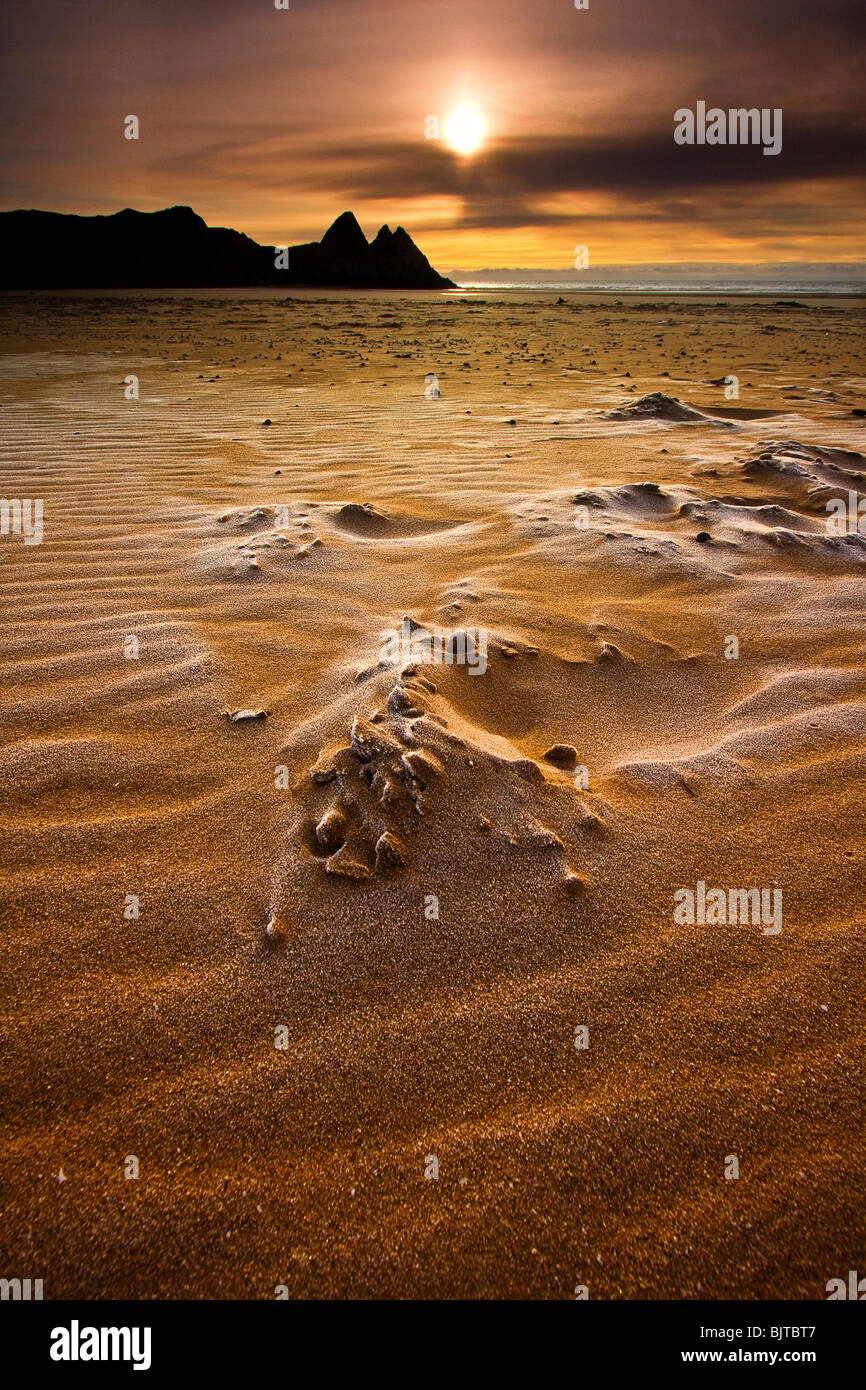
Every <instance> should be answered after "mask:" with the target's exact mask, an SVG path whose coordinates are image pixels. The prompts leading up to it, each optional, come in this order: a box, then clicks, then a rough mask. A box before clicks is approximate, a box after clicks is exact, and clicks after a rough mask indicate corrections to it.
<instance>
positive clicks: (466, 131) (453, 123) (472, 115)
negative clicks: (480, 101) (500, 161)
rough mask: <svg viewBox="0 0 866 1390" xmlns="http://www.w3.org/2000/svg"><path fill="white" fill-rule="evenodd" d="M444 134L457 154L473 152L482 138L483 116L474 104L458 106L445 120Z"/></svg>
mask: <svg viewBox="0 0 866 1390" xmlns="http://www.w3.org/2000/svg"><path fill="white" fill-rule="evenodd" d="M445 134H446V135H447V136H448V139H449V140H450V141H451V144H452V145H453V147H454V149H455V150H456V151H457V153H458V154H474V153H475V151H476V150H477V149H478V147H479V145H480V144H481V141H482V140H483V139H484V118H483V116H482V115H481V113H480V112H479V111H476V110H475V107H474V106H468V105H466V106H458V108H457V110H456V111H455V112H454V115H453V116H451V117H450V118H449V120H448V121H447V122H446V125H445Z"/></svg>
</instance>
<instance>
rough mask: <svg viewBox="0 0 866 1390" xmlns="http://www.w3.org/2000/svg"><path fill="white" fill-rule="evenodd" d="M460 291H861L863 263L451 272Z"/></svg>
mask: <svg viewBox="0 0 866 1390" xmlns="http://www.w3.org/2000/svg"><path fill="white" fill-rule="evenodd" d="M445 274H447V275H448V277H449V279H451V280H454V281H455V282H456V284H457V285H458V286H459V287H460V289H467V290H468V289H487V290H493V289H496V290H511V289H514V290H571V291H574V290H586V291H590V292H594V293H596V294H614V293H623V294H640V293H645V294H659V293H661V294H672V293H673V294H676V293H680V294H762V295H763V294H808V295H826V294H831V295H832V294H864V293H866V264H864V263H862V262H860V261H852V262H845V261H843V262H834V263H829V262H828V263H815V262H812V263H809V264H806V263H804V264H801V265H797V264H790V263H784V262H783V263H780V264H777V265H773V264H766V263H765V264H762V265H760V266H743V265H706V264H699V263H693V262H682V263H679V264H673V265H623V266H605V267H602V268H600V269H598V270H597V271H592V270H582V271H574V270H568V269H559V270H555V269H553V270H528V269H522V268H515V269H506V268H501V269H484V270H471V271H461V270H449V271H446V272H445Z"/></svg>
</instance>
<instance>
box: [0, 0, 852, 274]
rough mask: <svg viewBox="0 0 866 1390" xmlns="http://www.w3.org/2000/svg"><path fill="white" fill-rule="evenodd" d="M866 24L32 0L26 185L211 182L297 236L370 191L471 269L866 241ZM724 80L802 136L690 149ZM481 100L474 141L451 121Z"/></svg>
mask: <svg viewBox="0 0 866 1390" xmlns="http://www.w3.org/2000/svg"><path fill="white" fill-rule="evenodd" d="M864 33H866V21H864V0H808V3H807V0H787V3H783V0H724V3H723V0H713V2H712V3H711V2H710V0H590V7H589V9H588V10H585V11H580V10H576V9H575V8H574V0H448V2H447V3H446V2H445V0H291V8H290V9H289V10H277V9H275V7H274V3H273V0H146V3H142V0H55V2H54V3H51V0H49V3H48V4H46V5H44V6H42V5H32V4H30V5H25V4H20V3H19V4H15V5H13V6H7V7H6V10H5V12H4V14H3V17H2V20H0V44H2V49H3V52H4V58H3V82H2V88H0V111H2V132H3V134H2V144H3V154H2V165H3V180H2V190H0V204H2V207H3V208H16V207H38V208H47V209H51V210H53V211H58V212H80V213H97V212H114V211H117V210H118V209H119V208H122V207H125V206H131V207H136V208H140V209H143V210H147V211H150V210H153V209H156V208H160V207H166V206H169V205H172V204H176V203H188V204H190V205H191V206H192V207H194V208H195V209H196V211H197V212H199V213H200V214H201V215H202V216H203V217H204V218H205V219H206V221H207V222H208V223H210V224H212V225H222V226H231V227H235V228H237V229H238V230H240V231H244V232H247V233H248V234H249V235H250V236H253V237H255V238H256V239H257V240H259V241H262V242H267V243H279V244H283V243H292V242H298V241H304V240H310V239H314V238H318V237H319V236H320V235H321V234H322V232H323V231H324V230H325V228H326V227H327V226H328V225H329V224H330V222H331V221H333V219H334V217H335V216H336V215H337V214H338V213H339V212H341V211H342V210H343V209H344V208H351V209H352V210H353V211H354V212H355V213H356V214H357V216H358V218H359V220H360V222H361V225H362V226H363V228H364V230H365V231H366V233H367V234H368V236H372V235H373V233H374V232H375V231H376V229H377V228H378V227H379V225H380V224H381V223H383V222H388V223H390V225H391V226H395V225H397V224H398V223H402V224H403V225H404V226H405V227H406V228H407V230H408V231H409V232H410V233H411V234H412V235H413V236H414V237H415V239H416V240H417V241H418V242H419V244H420V245H421V247H422V249H423V250H424V252H425V253H426V254H427V255H428V256H429V257H430V259H431V261H432V262H433V263H434V264H435V265H436V266H437V267H438V268H439V269H441V270H446V271H447V270H450V269H455V268H456V269H472V268H481V267H496V266H525V267H562V266H570V265H571V264H572V259H573V254H574V248H575V246H576V245H586V246H587V247H588V248H589V250H590V255H591V259H592V263H593V265H596V266H598V265H613V264H617V263H638V262H675V261H721V262H732V261H740V262H754V261H763V260H769V261H781V260H803V261H840V260H855V259H856V260H860V259H862V258H863V243H864V230H863V229H864V214H866V196H864V189H866V177H864V175H866V156H864V148H866V142H864V129H866V121H864V116H863V98H864V90H866V80H864V79H866V40H864ZM698 100H704V101H706V102H707V104H708V106H719V107H723V108H728V107H740V106H745V107H759V108H760V107H770V108H775V107H781V108H782V110H783V113H784V117H783V129H784V142H783V148H782V152H781V154H779V155H778V156H775V157H772V156H765V155H764V154H763V153H762V150H761V148H760V146H748V147H707V146H705V147H702V148H699V147H691V148H689V147H683V146H677V145H676V144H675V143H674V140H673V127H674V119H673V117H674V111H675V110H676V109H677V108H679V107H685V106H691V107H694V106H695V103H696V102H697V101H698ZM462 106H469V107H470V108H472V110H473V111H474V112H475V113H476V114H477V116H478V117H479V118H480V120H481V121H482V122H483V124H484V131H485V133H484V136H483V138H482V139H481V142H480V144H479V145H478V147H477V149H476V150H475V151H474V153H469V154H461V153H459V152H458V151H457V150H456V149H455V148H454V147H453V145H452V143H451V142H450V141H449V139H448V138H447V135H446V124H447V122H448V120H449V118H450V117H451V116H452V115H453V113H454V111H455V110H456V109H458V108H460V107H462ZM128 114H135V115H137V116H138V117H139V119H140V122H141V135H140V139H139V140H138V141H132V140H126V139H124V136H123V120H124V117H125V116H126V115H128ZM429 116H436V117H438V119H439V122H440V137H439V139H438V140H436V139H427V138H425V123H426V122H427V118H428V117H429ZM427 128H428V129H430V126H429V124H428V125H427Z"/></svg>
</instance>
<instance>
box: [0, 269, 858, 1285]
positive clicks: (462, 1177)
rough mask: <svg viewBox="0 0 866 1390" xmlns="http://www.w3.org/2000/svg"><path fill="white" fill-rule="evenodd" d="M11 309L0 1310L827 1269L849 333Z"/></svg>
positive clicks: (42, 306) (590, 314)
mask: <svg viewBox="0 0 866 1390" xmlns="http://www.w3.org/2000/svg"><path fill="white" fill-rule="evenodd" d="M3 307H4V310H5V312H4V314H3V322H2V331H0V337H2V342H0V352H2V355H0V405H2V409H0V425H2V477H3V483H2V494H3V497H4V498H6V499H40V500H41V501H42V503H43V522H42V527H43V534H42V537H41V543H38V544H37V543H32V544H28V543H26V542H27V538H26V537H25V536H24V535H23V534H11V533H10V534H6V535H3V536H2V537H0V580H2V592H3V604H2V609H0V661H2V693H0V730H2V732H0V835H2V841H3V846H4V850H3V855H2V867H0V877H2V881H0V889H2V907H0V913H2V953H3V966H2V975H3V978H4V981H5V988H4V999H3V1006H2V1013H3V1031H4V1034H5V1039H4V1045H3V1049H2V1057H0V1082H2V1084H0V1089H2V1095H3V1111H4V1118H3V1142H2V1154H3V1158H2V1170H0V1208H2V1216H0V1247H2V1253H3V1261H2V1263H3V1269H4V1271H6V1272H7V1273H17V1272H20V1273H22V1274H32V1275H33V1276H34V1277H44V1279H45V1287H46V1294H45V1296H46V1298H47V1297H51V1298H71V1297H76V1298H87V1299H102V1298H129V1299H132V1298H154V1299H156V1298H159V1299H179V1298H196V1299H198V1298H241V1299H273V1298H274V1297H275V1296H287V1297H289V1298H292V1299H296V1298H462V1297H469V1298H494V1299H510V1298H539V1299H562V1298H566V1299H572V1298H574V1297H575V1290H576V1289H577V1288H583V1289H585V1290H587V1291H588V1296H589V1297H591V1298H593V1299H596V1298H598V1299H661V1298H672V1299H728V1298H742V1299H757V1298H770V1299H795V1298H805V1299H825V1298H826V1296H827V1295H826V1292H825V1288H826V1284H827V1281H828V1280H830V1279H832V1278H834V1277H837V1276H841V1277H846V1276H847V1271H848V1270H849V1269H857V1268H860V1269H861V1270H863V1258H864V1256H863V1251H864V1237H866V1213H864V1207H863V1201H862V1171H863V1163H864V1159H866V1141H864V1127H863V1093H862V1086H863V1052H862V1044H863V1031H864V1002H863V1001H864V992H866V991H864V983H866V979H864V976H866V971H864V964H866V945H864V941H866V937H864V925H866V908H864V848H866V817H864V814H863V774H864V752H866V663H864V644H863V614H864V606H866V517H864V518H863V519H862V527H861V531H862V533H858V530H857V513H856V502H857V499H858V498H859V499H866V481H864V477H866V457H864V455H866V449H864V426H866V421H864V418H863V415H862V411H863V408H864V406H866V376H864V368H863V353H864V318H863V302H862V301H857V300H854V299H842V298H840V299H838V300H823V301H821V300H811V299H810V300H808V301H801V302H799V303H790V302H785V303H778V302H775V301H774V300H773V299H772V298H767V299H759V298H755V299H748V298H737V297H730V298H727V299H723V300H720V301H718V302H717V301H716V300H714V299H707V298H704V299H700V298H697V297H694V298H688V297H682V296H680V297H677V296H675V295H669V296H647V297H641V296H630V297H629V296H626V297H622V298H621V299H619V300H617V299H616V298H614V297H613V296H610V297H607V298H604V297H598V296H596V297H592V296H586V295H578V294H566V295H565V296H564V300H563V302H559V303H557V294H556V293H554V292H549V291H548V292H538V293H529V292H520V293H518V292H515V293H510V294H509V293H504V292H484V293H480V294H475V295H473V294H461V293H416V294H411V293H404V294H400V293H390V294H389V293H353V292H349V291H347V292H345V293H325V292H321V291H310V292H300V291H299V292H297V293H295V294H294V295H293V296H291V297H289V298H286V297H285V296H284V295H282V294H281V293H277V292H274V293H272V294H269V293H267V292H260V293H258V294H257V293H255V292H250V293H249V294H243V293H241V294H238V293H234V292H230V291H226V292H216V291H214V292H207V291H203V292H200V293H196V294H190V295H189V296H186V297H185V296H184V295H182V294H175V295H171V296H169V295H168V294H166V295H160V294H159V293H154V294H149V295H145V294H141V293H139V294H138V295H136V294H134V293H132V292H130V293H129V294H123V293H117V294H114V295H111V294H107V293H106V294H103V295H101V296H90V297H87V296H77V295H73V294H68V295H62V294H56V295H53V296H49V295H39V294H31V295H29V296H24V295H22V296H18V297H16V296H11V295H10V296H6V297H4V299H3ZM430 376H434V377H435V382H431V380H429V379H428V378H429V377H430ZM732 377H733V378H736V383H735V385H734V384H732V382H731V378H732ZM726 379H727V381H728V385H727V388H726V385H725V381H726ZM437 390H438V395H437V394H436V391H437ZM726 390H727V394H726ZM856 411H860V412H861V413H860V414H859V415H858V414H855V413H854V412H856ZM852 494H853V496H854V499H855V501H854V512H853V526H851V525H850V524H849V525H843V526H841V527H837V528H836V529H835V530H834V529H833V527H832V526H831V525H830V522H831V519H832V515H831V513H832V509H831V511H830V512H828V502H832V501H833V500H834V499H838V500H841V501H842V502H843V503H844V505H845V506H846V507H848V508H849V511H848V512H847V513H846V515H847V516H848V518H849V521H850V519H851V515H852V514H851V513H850V500H851V495H852ZM31 539H34V540H35V537H31ZM434 630H437V631H438V632H439V633H440V634H445V635H446V637H448V636H449V635H451V634H454V633H462V634H466V633H467V632H468V633H469V638H468V645H467V644H466V639H465V638H463V639H461V640H462V641H463V643H464V647H465V652H466V655H467V658H468V656H469V655H472V654H474V656H475V658H477V659H476V660H475V664H474V666H473V664H472V661H471V660H469V659H466V660H463V661H462V662H461V661H454V662H452V663H448V664H446V663H445V662H434V663H425V662H424V661H423V659H415V657H414V656H413V651H412V650H406V649H404V648H403V647H401V648H400V654H399V659H397V660H395V661H394V662H391V663H389V662H388V661H387V660H383V658H382V648H383V643H384V642H386V641H387V640H388V634H389V633H391V634H393V633H396V634H399V635H400V639H401V640H402V639H403V637H404V636H405V634H407V633H408V635H409V639H410V640H413V639H414V641H415V648H414V651H415V652H416V653H417V652H421V654H422V656H423V651H424V634H428V635H431V637H432V634H433V633H434ZM731 639H735V640H734V641H732V640H731ZM481 643H483V644H484V651H483V660H482V659H481ZM482 667H483V668H484V669H482ZM239 712H240V713H241V715H250V716H255V717H241V718H232V717H230V716H232V715H237V714H238V713H239ZM699 885H700V886H699ZM683 889H687V890H689V891H690V892H693V894H694V902H695V904H697V902H698V901H699V900H700V902H701V905H702V906H703V904H704V901H705V899H706V897H707V895H709V894H710V893H711V891H712V890H713V889H720V890H722V894H723V897H724V900H725V902H726V903H730V901H731V899H730V897H729V896H728V895H729V893H730V892H731V890H733V891H735V892H740V891H742V892H746V893H748V892H750V891H751V890H759V893H760V892H766V894H767V898H768V899H769V901H770V902H771V903H772V902H773V901H774V899H773V898H772V894H773V893H777V894H780V895H781V896H780V897H778V898H777V899H775V901H776V902H778V903H779V905H780V913H779V918H778V922H777V921H776V919H775V918H771V916H767V915H764V916H762V917H761V918H760V920H757V921H754V920H750V921H748V922H745V923H743V922H739V921H738V922H736V923H734V924H732V923H731V922H730V921H729V920H724V921H718V920H715V921H714V920H704V921H703V922H701V921H699V920H695V921H694V922H689V921H687V920H682V917H683V914H682V913H680V919H679V920H678V917H677V903H678V901H679V902H682V901H683V899H682V898H680V899H677V898H676V896H675V895H676V894H677V893H678V891H679V890H683ZM749 901H750V902H751V899H750V900H749ZM696 911H697V908H696ZM700 915H701V916H704V917H706V916H707V913H706V912H701V914H700ZM777 926H779V927H780V929H779V930H776V927H777ZM133 1158H134V1159H136V1160H137V1163H136V1164H132V1163H131V1161H130V1160H131V1159H133ZM732 1158H733V1159H735V1160H736V1162H735V1163H732V1162H731V1159H732ZM136 1171H137V1174H138V1175H137V1176H134V1175H133V1174H134V1172H136ZM858 1260H859V1261H860V1264H859V1265H858V1263H857V1262H858ZM863 1272H866V1271H863Z"/></svg>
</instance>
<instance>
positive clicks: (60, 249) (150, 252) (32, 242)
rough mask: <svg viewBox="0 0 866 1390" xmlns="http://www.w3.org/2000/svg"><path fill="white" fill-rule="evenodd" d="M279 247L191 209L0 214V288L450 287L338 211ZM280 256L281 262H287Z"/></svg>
mask: <svg viewBox="0 0 866 1390" xmlns="http://www.w3.org/2000/svg"><path fill="white" fill-rule="evenodd" d="M276 259H277V249H276V248H275V247H273V246H261V245H259V243H258V242H256V241H253V240H252V238H251V237H248V236H245V235H244V234H243V233H242V232H235V231H233V230H232V229H231V228H230V227H208V225H207V223H206V222H205V221H204V219H203V218H201V217H199V216H198V214H197V213H196V212H194V211H193V209H192V208H189V207H173V208H165V209H163V210H162V211H161V212H136V211H135V210H134V209H133V208H124V209H123V211H122V212H116V213H112V214H110V215H108V216H96V217H79V216H77V215H76V214H74V213H59V212H39V211H35V210H33V211H25V210H21V211H17V212H3V213H0V287H2V288H3V289H7V290H14V289H19V290H21V289H145V288H150V289H159V288H165V289H172V288H174V289H177V288H184V287H190V288H193V287H195V288H205V287H208V286H213V287H218V286H232V285H236V286H242V285H246V286H252V285H263V286H265V285H275V286H301V285H310V286H331V287H340V288H347V289H351V288H357V289H395V290H396V289H404V290H416V289H417V290H427V289H449V288H453V285H454V282H453V281H452V280H446V279H445V277H444V276H442V275H439V274H438V273H437V272H436V271H435V270H434V269H433V267H432V266H431V264H430V262H429V261H428V260H427V257H426V256H425V255H424V254H423V252H421V251H420V250H419V248H418V247H417V246H416V245H415V243H414V241H413V240H412V238H411V237H410V236H409V234H408V232H406V231H405V230H404V228H403V227H398V228H397V230H396V231H395V232H392V231H391V230H390V228H389V227H387V226H386V227H381V228H380V230H379V232H378V233H377V235H376V237H375V239H374V240H373V241H372V242H368V241H367V238H366V237H365V236H364V233H363V232H362V230H361V228H360V226H359V224H358V221H357V218H356V217H355V215H354V213H351V212H344V213H341V215H340V216H339V217H338V218H337V220H336V221H335V222H334V223H333V224H332V225H331V226H330V227H329V228H328V230H327V231H326V233H325V235H324V236H323V237H322V240H321V241H310V242H306V243H304V244H302V245H299V246H291V247H289V254H288V266H287V267H286V268H285V269H277V268H276V265H275V261H276ZM283 259H284V258H283Z"/></svg>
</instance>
